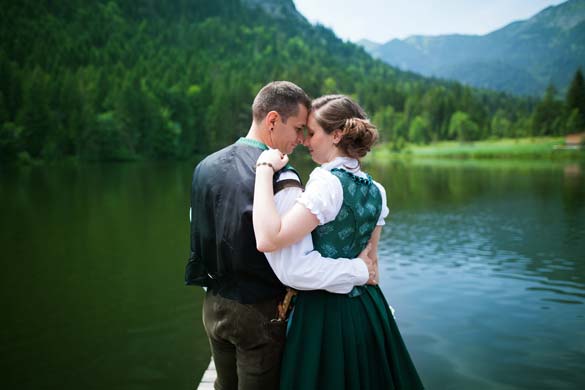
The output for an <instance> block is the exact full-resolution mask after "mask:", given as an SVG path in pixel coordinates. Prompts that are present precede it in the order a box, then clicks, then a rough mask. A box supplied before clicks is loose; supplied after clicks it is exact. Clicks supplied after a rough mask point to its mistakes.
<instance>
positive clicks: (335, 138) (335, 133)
mask: <svg viewBox="0 0 585 390" xmlns="http://www.w3.org/2000/svg"><path fill="white" fill-rule="evenodd" d="M339 141H341V130H340V129H337V130H333V143H334V144H335V145H337V144H338V143H339Z"/></svg>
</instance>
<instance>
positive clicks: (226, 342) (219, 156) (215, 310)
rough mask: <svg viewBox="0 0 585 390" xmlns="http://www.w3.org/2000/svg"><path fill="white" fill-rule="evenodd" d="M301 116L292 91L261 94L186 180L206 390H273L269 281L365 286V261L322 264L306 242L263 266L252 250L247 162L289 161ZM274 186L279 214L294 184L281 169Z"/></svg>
mask: <svg viewBox="0 0 585 390" xmlns="http://www.w3.org/2000/svg"><path fill="white" fill-rule="evenodd" d="M309 108H310V100H309V98H308V96H307V95H306V94H305V92H304V91H303V90H302V89H301V88H300V87H298V86H296V85H295V84H293V83H290V82H286V81H276V82H272V83H270V84H268V85H266V86H264V87H263V88H262V89H261V90H260V92H259V93H258V95H257V96H256V98H255V99H254V103H253V105H252V112H253V122H252V125H251V127H250V130H249V132H248V134H247V136H246V137H245V138H240V139H239V140H238V141H237V142H236V143H235V144H232V145H230V146H228V147H226V148H224V149H222V150H220V151H218V152H216V153H214V154H212V155H210V156H208V157H207V158H205V159H204V160H203V161H201V162H200V163H199V164H198V165H197V167H196V168H195V172H194V174H193V183H192V188H191V257H190V259H189V263H188V264H187V270H186V275H185V279H186V283H187V284H197V285H201V286H206V287H207V292H206V296H205V299H204V303H203V323H204V326H205V330H206V332H207V335H208V337H209V342H210V346H211V351H212V354H213V358H214V361H215V366H216V369H217V379H216V382H215V388H216V389H276V388H278V382H279V372H280V360H281V355H282V351H283V347H284V340H285V324H286V323H285V322H282V321H271V320H272V319H274V318H275V317H276V316H277V312H278V310H277V306H278V303H279V302H280V301H281V300H282V298H283V296H284V295H285V287H284V286H283V285H282V283H281V282H280V281H279V278H280V279H281V280H282V281H283V282H284V283H285V284H287V285H289V286H291V287H294V288H297V289H304V290H314V289H325V290H328V291H331V292H336V293H347V292H349V291H350V290H351V288H352V287H353V286H354V285H363V284H365V283H366V282H367V281H368V280H370V281H371V278H373V275H372V273H373V270H374V268H373V265H372V264H371V260H370V259H369V258H368V257H367V255H366V253H365V251H364V252H363V253H362V254H360V258H358V259H354V260H350V259H335V260H332V259H324V258H322V257H321V256H320V255H319V253H317V252H315V251H313V244H312V241H311V237H310V236H307V237H305V239H303V240H302V241H301V242H299V243H297V244H294V245H292V246H291V247H289V248H285V249H282V250H281V251H277V252H273V253H270V254H267V255H266V256H265V255H264V254H263V253H260V252H258V251H257V250H256V240H255V238H254V230H253V225H252V203H253V197H254V196H253V195H254V193H253V192H254V181H255V164H256V160H257V158H258V156H259V155H260V153H261V152H262V151H263V150H265V149H267V147H271V148H277V149H279V150H280V151H281V152H283V153H287V154H289V153H291V152H292V151H293V149H294V148H295V147H296V146H297V145H298V144H299V143H302V140H303V128H304V126H305V125H306V122H307V116H308V110H309ZM274 176H275V179H274V180H275V191H278V193H277V194H276V202H277V205H279V211H281V212H282V211H285V209H286V208H288V207H290V206H291V205H292V203H294V199H295V198H296V195H297V194H298V191H300V190H299V188H298V187H300V185H299V183H300V181H299V178H298V175H297V174H296V172H295V171H294V169H293V168H292V167H290V166H287V167H285V168H284V169H283V170H281V171H279V172H277V173H276V174H275V175H274ZM279 189H280V190H279ZM275 273H276V274H275ZM277 276H278V277H277Z"/></svg>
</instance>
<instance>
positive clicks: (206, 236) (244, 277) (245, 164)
mask: <svg viewBox="0 0 585 390" xmlns="http://www.w3.org/2000/svg"><path fill="white" fill-rule="evenodd" d="M261 152H262V150H261V149H260V148H258V147H254V146H252V145H249V144H247V143H246V142H242V141H241V140H240V141H238V142H236V143H235V144H233V145H230V146H228V147H226V148H224V149H222V150H220V151H218V152H216V153H214V154H212V155H210V156H208V157H207V158H205V159H204V160H203V161H201V162H200V163H199V164H198V165H197V167H196V168H195V172H194V174H193V182H192V188H191V261H190V264H191V266H192V267H188V268H187V274H186V283H187V284H202V285H206V286H208V287H209V288H210V289H211V290H213V291H215V292H217V293H219V295H221V296H223V297H224V298H228V299H234V300H236V301H238V302H240V303H258V302H262V301H265V300H267V299H273V298H275V297H279V296H282V295H283V294H284V287H283V286H282V284H281V283H280V281H279V280H278V279H277V278H276V276H275V275H274V272H273V271H272V269H271V268H270V266H269V264H268V262H267V261H266V258H265V256H264V255H263V254H262V253H260V252H258V251H257V250H256V240H255V238H254V230H253V229H254V228H253V225H252V203H253V196H254V181H255V171H254V164H255V162H256V160H257V158H258V156H259V155H260V153H261ZM194 264H202V265H203V266H204V267H202V268H201V269H199V270H196V269H195V268H196V267H193V265H194ZM190 268H191V270H190ZM202 272H205V273H204V274H203V279H202V280H201V279H200V280H198V278H197V276H201V273H202ZM206 274H208V275H209V277H206Z"/></svg>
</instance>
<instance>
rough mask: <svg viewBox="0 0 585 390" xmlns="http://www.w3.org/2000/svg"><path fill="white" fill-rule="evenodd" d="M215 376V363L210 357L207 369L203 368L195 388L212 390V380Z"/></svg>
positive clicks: (213, 380)
mask: <svg viewBox="0 0 585 390" xmlns="http://www.w3.org/2000/svg"><path fill="white" fill-rule="evenodd" d="M215 378H217V372H216V371H215V363H214V362H213V358H212V359H211V360H210V362H209V366H207V370H205V372H204V373H203V376H202V377H201V382H199V386H198V387H197V390H213V382H215Z"/></svg>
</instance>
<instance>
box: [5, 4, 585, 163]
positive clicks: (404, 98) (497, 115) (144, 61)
mask: <svg viewBox="0 0 585 390" xmlns="http://www.w3.org/2000/svg"><path fill="white" fill-rule="evenodd" d="M3 3H5V4H3V6H2V9H1V10H0V17H1V23H0V38H1V40H0V160H2V161H14V160H30V159H43V160H55V159H62V158H69V157H73V158H80V159H86V160H132V159H140V158H144V159H177V158H188V157H191V156H193V155H195V154H204V153H208V152H210V151H213V150H215V149H218V148H220V147H222V146H224V145H227V144H229V143H231V142H233V141H234V140H235V139H236V138H237V137H239V136H241V135H244V134H245V133H246V132H247V130H248V128H249V125H250V122H251V113H250V105H251V103H252V100H253V98H254V96H255V94H256V92H257V91H258V90H259V89H260V87H261V86H262V85H264V84H265V83H267V82H269V81H271V80H291V81H293V82H295V83H297V84H299V85H300V86H302V87H303V88H304V89H305V90H306V91H307V92H308V93H309V94H310V95H311V96H313V97H317V96H319V95H322V94H326V93H346V94H350V95H351V96H353V97H354V98H355V99H356V100H357V101H359V102H360V103H361V104H362V105H363V106H364V108H365V109H366V111H367V112H368V113H369V114H370V116H371V119H372V121H373V122H374V123H375V124H376V125H378V127H379V129H380V132H381V138H382V141H384V142H389V144H390V145H392V147H394V148H395V149H400V148H401V147H402V146H403V145H404V144H405V143H406V142H413V143H428V142H433V141H437V140H461V141H473V140H479V139H486V138H491V137H496V138H500V137H524V136H544V135H563V134H566V133H573V132H578V131H582V130H583V129H584V128H585V83H584V81H583V75H582V72H581V71H578V72H577V73H576V74H575V77H574V80H573V83H572V85H571V87H570V89H569V91H568V92H567V96H565V97H559V96H558V94H557V92H556V91H555V89H554V87H553V86H551V87H549V89H548V90H547V92H546V95H545V96H544V97H543V98H542V99H541V100H540V101H537V100H534V99H528V98H518V97H512V96H508V95H505V94H503V93H496V92H491V91H486V90H477V89H474V88H470V87H466V86H463V85H461V84H459V83H455V82H448V81H443V80H437V79H428V78H423V77H421V76H418V75H415V74H412V73H408V72H403V71H400V70H397V69H395V68H392V67H390V66H388V65H386V64H384V63H382V62H381V61H378V60H374V59H372V58H371V57H370V56H369V55H368V54H366V52H365V51H364V50H363V49H362V48H360V47H358V46H356V45H354V44H351V43H348V42H343V41H342V40H340V39H339V38H337V37H336V36H335V35H334V34H333V32H331V31H330V30H329V29H327V28H324V27H322V26H312V25H310V24H309V23H308V22H306V21H304V20H302V19H300V18H292V17H291V18H283V17H282V16H273V15H268V14H266V13H265V11H263V10H261V9H251V8H249V6H246V5H244V4H242V3H240V1H238V0H222V1H215V2H210V1H206V0H168V1H164V2H154V1H149V0H141V1H138V0H135V1H131V0H110V1H99V0H87V1H81V0H76V1H68V2H52V1H33V0H21V1H18V2H17V1H13V0H11V1H5V2H3Z"/></svg>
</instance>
